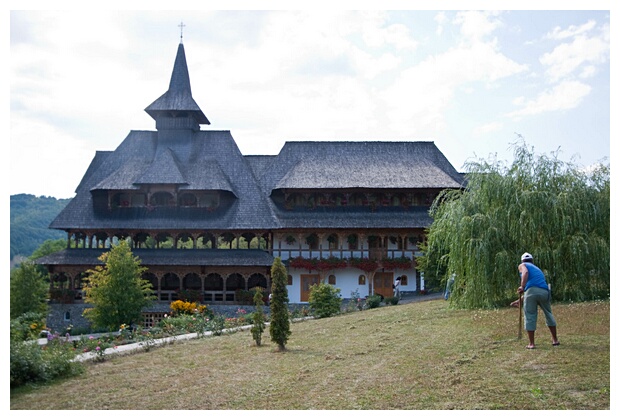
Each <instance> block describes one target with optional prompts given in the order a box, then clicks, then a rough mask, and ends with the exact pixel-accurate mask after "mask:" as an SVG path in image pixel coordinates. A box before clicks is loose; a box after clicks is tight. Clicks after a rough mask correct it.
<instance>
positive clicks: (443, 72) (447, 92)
mask: <svg viewBox="0 0 620 420" xmlns="http://www.w3.org/2000/svg"><path fill="white" fill-rule="evenodd" d="M526 69H527V66H525V65H521V64H518V63H516V62H514V61H512V60H510V59H509V58H508V57H506V56H505V55H503V54H501V53H499V52H497V51H496V46H495V44H494V43H493V42H487V43H483V42H475V43H473V44H472V45H469V46H466V45H463V44H461V45H460V46H459V47H457V48H452V49H450V50H448V51H446V52H445V53H442V54H438V55H435V56H430V57H428V58H427V59H426V60H424V61H423V62H421V63H420V64H418V65H417V66H414V67H410V68H408V69H406V70H404V71H403V72H401V74H400V76H399V77H398V78H397V79H396V80H395V81H394V83H393V84H392V86H391V87H390V88H389V89H387V90H386V91H385V92H383V93H382V95H381V97H382V99H383V101H384V102H385V103H386V106H387V107H388V111H387V116H388V118H389V119H390V127H391V128H392V129H393V130H394V131H399V132H412V131H415V132H424V133H429V134H431V133H433V134H435V135H436V134H437V130H443V129H445V127H446V121H445V111H446V110H447V108H448V107H449V106H450V104H451V102H452V100H453V98H454V93H455V91H456V90H457V89H463V88H467V86H465V85H467V84H470V83H476V82H482V83H485V84H488V83H490V82H494V81H497V80H499V79H502V78H505V77H508V76H511V75H514V74H517V73H520V72H523V71H525V70H526Z"/></svg>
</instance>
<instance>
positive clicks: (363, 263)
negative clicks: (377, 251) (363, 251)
mask: <svg viewBox="0 0 620 420" xmlns="http://www.w3.org/2000/svg"><path fill="white" fill-rule="evenodd" d="M349 264H350V265H351V267H355V268H359V269H360V270H362V271H364V272H366V273H370V272H373V271H375V270H376V269H377V268H379V263H378V262H377V260H374V259H370V258H350V259H349Z"/></svg>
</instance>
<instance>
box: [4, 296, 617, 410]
mask: <svg viewBox="0 0 620 420" xmlns="http://www.w3.org/2000/svg"><path fill="white" fill-rule="evenodd" d="M554 312H555V315H556V318H557V320H558V332H559V338H560V341H561V345H560V346H558V347H552V346H551V340H550V337H549V334H548V330H547V329H546V327H545V326H544V321H543V320H542V319H539V334H538V336H537V348H536V349H535V350H526V349H525V345H526V344H527V343H526V340H525V338H522V339H521V340H518V339H517V332H518V320H519V313H518V311H517V310H516V309H514V308H505V309H500V310H477V311H470V310H450V309H448V307H447V303H446V302H445V301H444V300H434V301H427V302H418V303H409V304H405V305H397V306H386V307H381V308H377V309H371V310H366V311H362V312H352V313H349V314H345V315H341V316H337V317H334V318H325V319H319V320H309V321H304V322H300V323H294V324H292V326H291V330H292V335H291V337H290V340H289V342H288V345H287V348H288V351H286V352H282V353H279V352H277V351H276V349H277V346H276V345H275V344H273V343H271V342H270V340H269V336H268V334H265V337H263V338H264V339H263V342H264V343H265V344H264V345H263V346H261V347H256V346H255V345H253V340H252V335H251V333H250V332H249V331H243V332H237V333H235V334H232V335H223V336H219V337H207V338H202V339H197V340H192V341H184V342H177V343H175V344H172V345H169V346H166V347H161V348H156V349H153V350H151V351H150V352H139V353H134V354H129V355H124V356H117V357H114V358H111V359H108V360H106V361H104V362H103V363H88V366H87V372H86V373H85V374H84V375H83V376H81V377H76V378H72V379H67V380H64V381H62V382H59V383H56V384H52V385H48V386H36V387H32V388H23V389H19V390H17V391H12V392H11V409H13V410H17V409H35V408H36V409H48V410H103V409H112V410H163V409H168V410H181V409H183V410H193V409H202V410H212V409H217V410H288V409H294V410H322V409H333V410H339V409H347V410H366V409H374V410H397V409H398V410H449V409H456V410H464V409H477V410H478V409H482V410H497V409H499V410H525V409H533V410H582V409H587V410H609V409H610V319H609V302H608V301H605V302H590V303H579V304H557V305H554ZM267 333H268V331H267ZM76 390H79V392H76ZM42 401H43V402H44V403H41V402H42Z"/></svg>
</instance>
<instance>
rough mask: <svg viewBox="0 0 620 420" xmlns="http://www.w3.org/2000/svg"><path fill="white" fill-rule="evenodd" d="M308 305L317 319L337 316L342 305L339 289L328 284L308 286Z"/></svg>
mask: <svg viewBox="0 0 620 420" xmlns="http://www.w3.org/2000/svg"><path fill="white" fill-rule="evenodd" d="M308 304H309V305H310V308H311V309H312V311H313V312H314V314H315V315H316V316H317V317H318V318H328V317H330V316H333V315H337V314H338V313H340V306H341V304H342V298H341V297H340V289H338V288H337V287H335V286H332V285H331V284H329V283H323V282H321V283H318V284H313V285H312V286H310V296H309V298H308Z"/></svg>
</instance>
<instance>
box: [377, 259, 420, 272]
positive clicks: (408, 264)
mask: <svg viewBox="0 0 620 420" xmlns="http://www.w3.org/2000/svg"><path fill="white" fill-rule="evenodd" d="M381 266H382V267H383V268H385V269H386V270H394V269H401V270H408V269H410V268H412V267H413V261H412V260H411V258H407V257H399V258H384V259H382V260H381Z"/></svg>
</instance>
